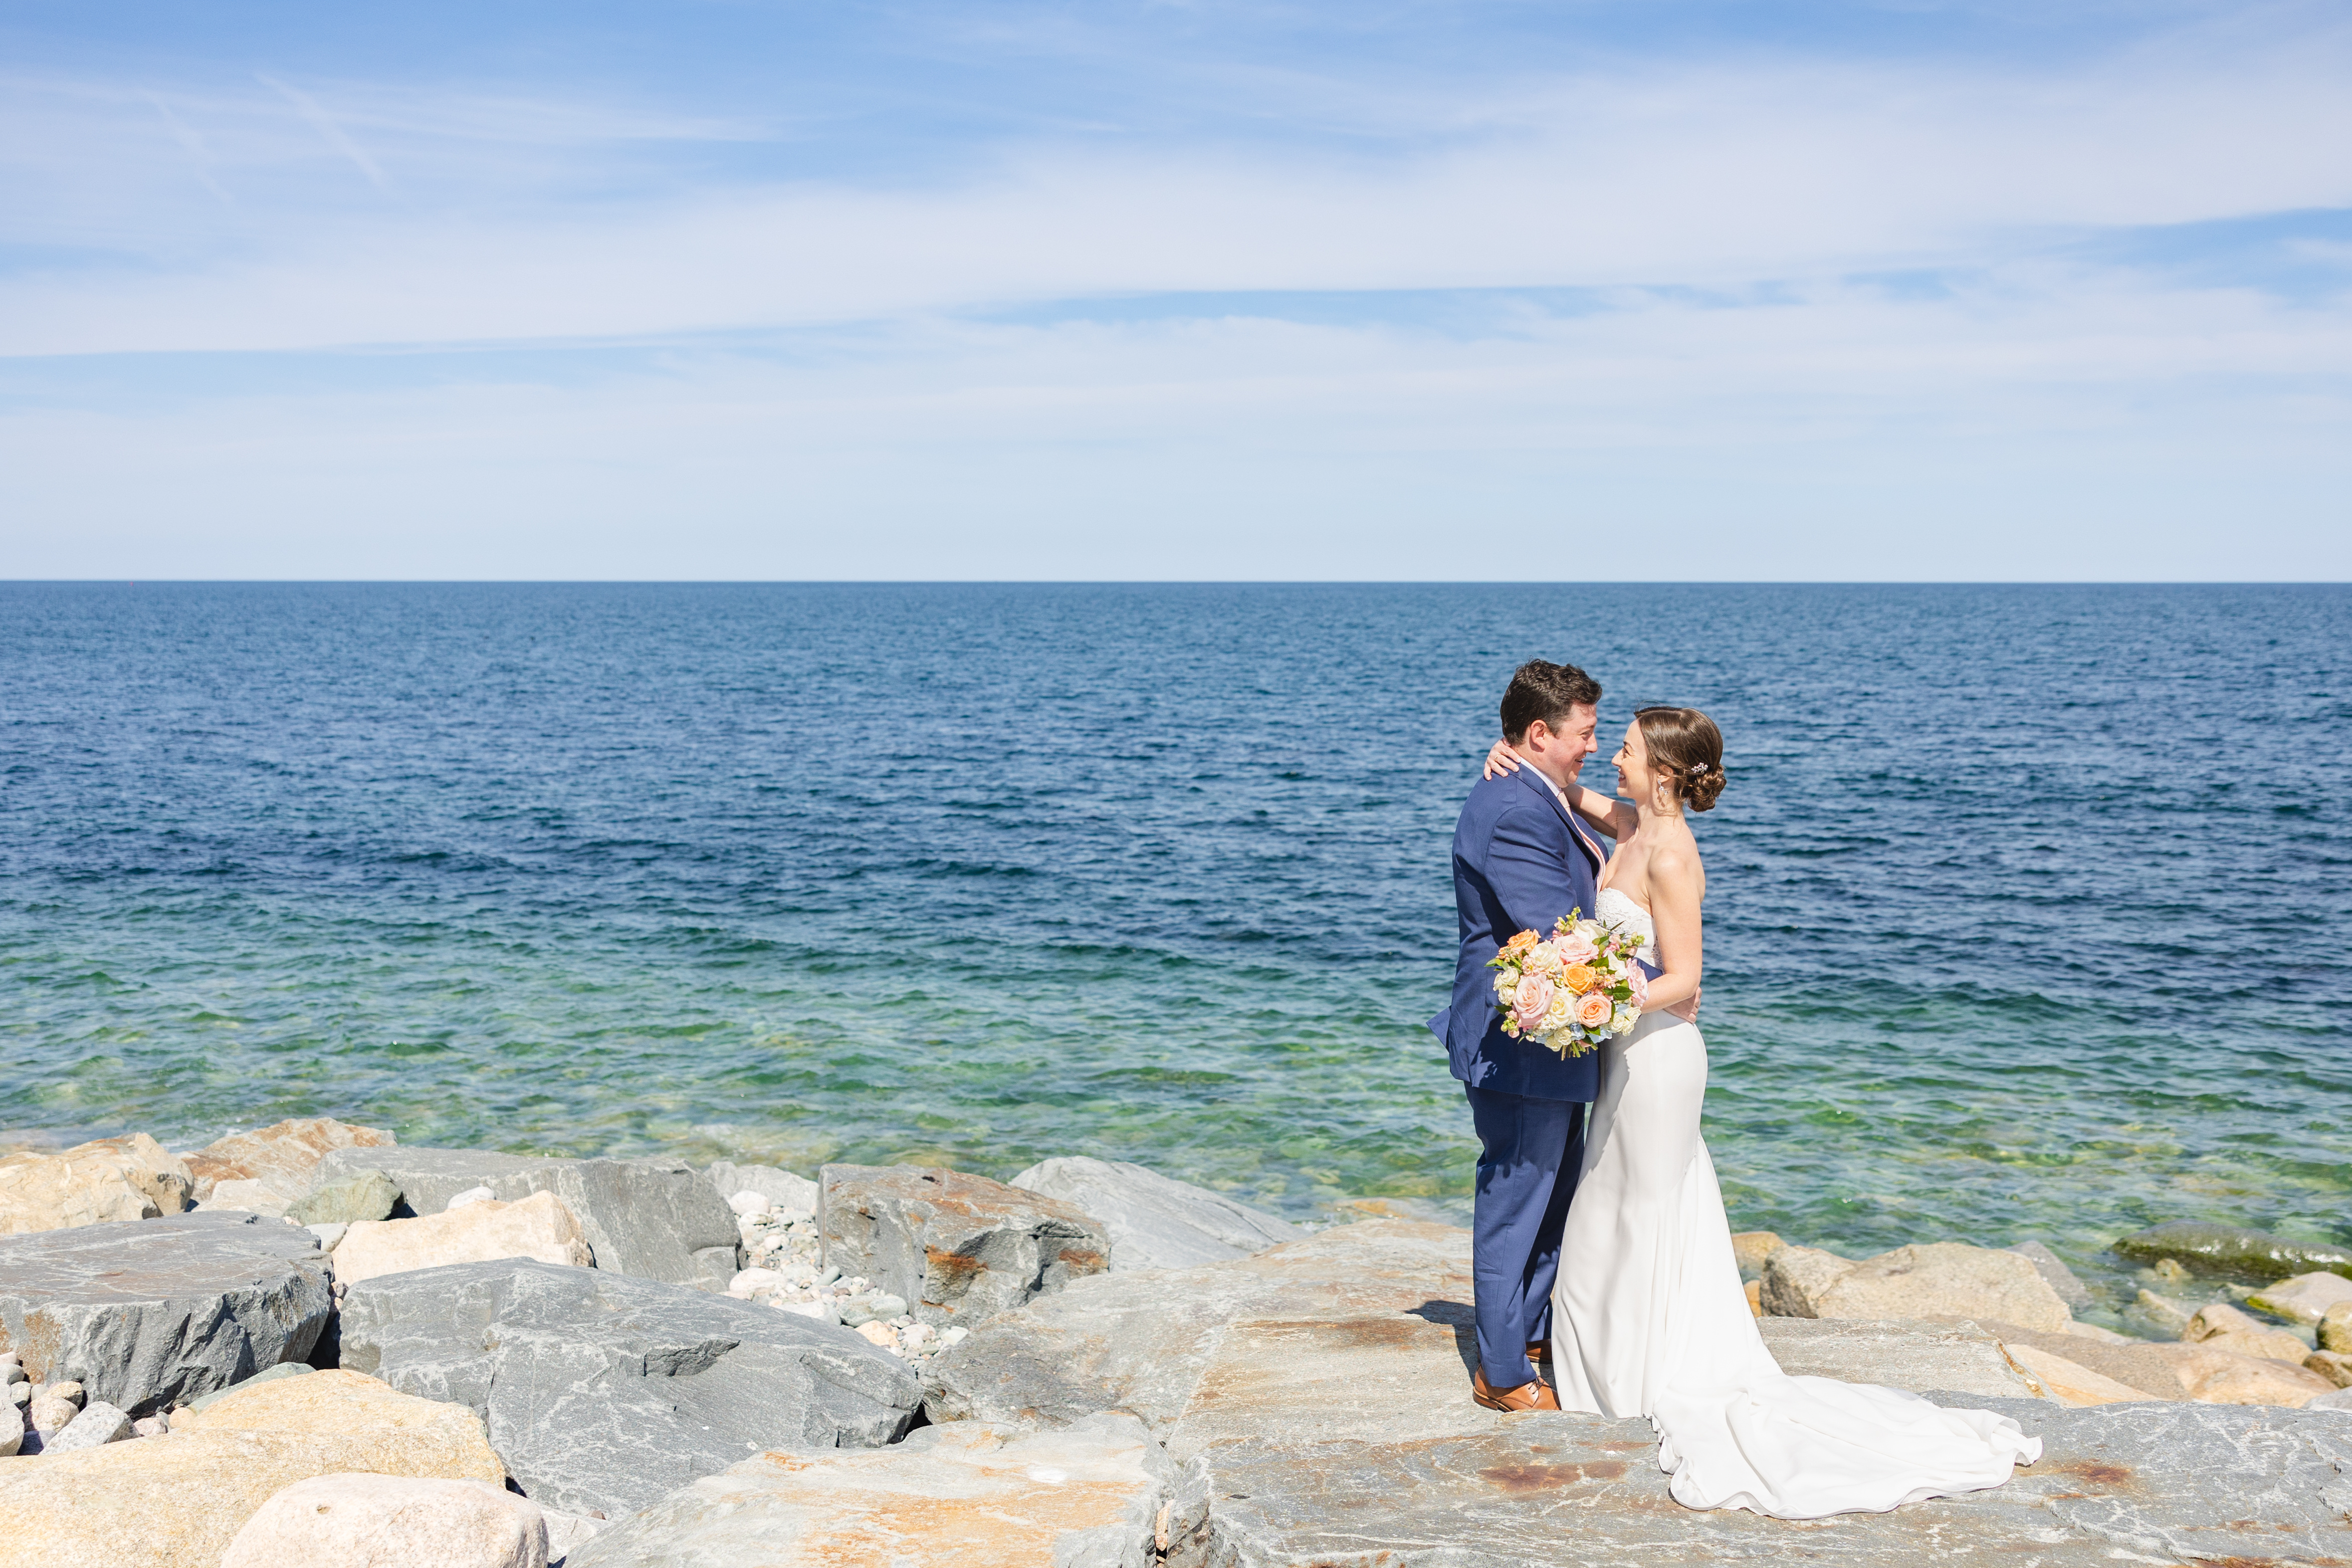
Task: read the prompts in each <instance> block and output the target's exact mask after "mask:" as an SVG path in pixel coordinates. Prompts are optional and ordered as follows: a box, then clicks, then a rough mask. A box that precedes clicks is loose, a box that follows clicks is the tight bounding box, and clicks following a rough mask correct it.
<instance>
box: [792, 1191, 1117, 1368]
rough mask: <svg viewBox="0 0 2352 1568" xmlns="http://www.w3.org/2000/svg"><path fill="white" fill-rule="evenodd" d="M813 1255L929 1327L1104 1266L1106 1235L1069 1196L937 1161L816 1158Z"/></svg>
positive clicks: (980, 1318) (1007, 1306) (985, 1313)
mask: <svg viewBox="0 0 2352 1568" xmlns="http://www.w3.org/2000/svg"><path fill="white" fill-rule="evenodd" d="M817 1185H818V1187H819V1188H820V1189H821V1191H820V1194H819V1196H818V1204H817V1233H818V1237H819V1238H820V1240H821V1241H822V1243H823V1245H824V1260H825V1262H826V1263H827V1264H829V1265H831V1266H832V1267H834V1268H839V1269H840V1270H841V1271H842V1273H844V1274H845V1275H860V1276H863V1277H864V1278H865V1279H868V1280H870V1281H872V1282H873V1283H874V1284H875V1285H876V1286H877V1287H878V1288H879V1289H883V1290H886V1291H887V1292H889V1293H890V1294H891V1295H893V1296H897V1297H898V1298H900V1299H901V1300H904V1301H906V1302H907V1303H908V1308H907V1310H908V1311H909V1312H911V1313H912V1314H913V1315H914V1317H915V1318H916V1320H917V1321H920V1322H925V1323H929V1324H930V1325H931V1326H932V1327H934V1328H951V1327H956V1326H963V1327H970V1326H972V1325H974V1324H978V1323H982V1322H985V1321H987V1320H988V1319H990V1318H992V1317H993V1316H995V1315H996V1314H997V1313H999V1312H1003V1311H1009V1310H1012V1309H1013V1308H1015V1307H1018V1306H1021V1305H1022V1304H1023V1303H1024V1302H1026V1301H1030V1300H1034V1299H1035V1298H1037V1297H1040V1296H1045V1295H1050V1294H1052V1293H1053V1292H1055V1291H1057V1290H1060V1289H1064V1288H1066V1286H1068V1285H1069V1284H1070V1283H1071V1282H1073V1281H1074V1280H1078V1279H1087V1278H1088V1277H1089V1276H1093V1275H1097V1274H1101V1273H1103V1272H1104V1271H1105V1270H1107V1269H1108V1268H1109V1267H1110V1237H1109V1234H1108V1232H1107V1231H1105V1230H1104V1228H1103V1227H1102V1226H1101V1225H1100V1224H1099V1223H1097V1221H1096V1220H1094V1219H1093V1218H1091V1217H1089V1216H1088V1215H1087V1214H1085V1213H1084V1212H1083V1211H1081V1210H1080V1209H1079V1208H1077V1207H1076V1205H1072V1204H1069V1203H1066V1202H1064V1201H1063V1200H1062V1199H1060V1198H1054V1197H1047V1196H1045V1194H1041V1193H1031V1192H1024V1191H1023V1190H1022V1189H1021V1188H1019V1187H1013V1186H1008V1185H1006V1184H1004V1183H1003V1182H992V1181H990V1180H988V1179H987V1178H986V1177H984V1176H971V1175H966V1174H964V1173H962V1172H961V1171H950V1170H947V1169H944V1168H941V1167H936V1166H920V1165H827V1166H825V1167H824V1170H823V1171H821V1172H820V1173H818V1178H817Z"/></svg>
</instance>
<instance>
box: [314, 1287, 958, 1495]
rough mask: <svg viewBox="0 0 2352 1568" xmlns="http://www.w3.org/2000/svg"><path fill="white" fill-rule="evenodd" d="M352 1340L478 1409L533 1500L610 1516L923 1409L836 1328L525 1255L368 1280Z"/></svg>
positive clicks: (380, 1366)
mask: <svg viewBox="0 0 2352 1568" xmlns="http://www.w3.org/2000/svg"><path fill="white" fill-rule="evenodd" d="M342 1334H343V1341H342V1364H343V1366H344V1367H345V1368H346V1369H348V1370H351V1371H356V1372H362V1373H368V1374H370V1375H372V1376H374V1377H380V1378H382V1379H383V1381H385V1382H386V1383H388V1384H391V1385H392V1386H393V1387H394V1388H395V1389H397V1390H399V1391H400V1392H402V1393H404V1394H417V1395H420V1396H422V1397H424V1398H427V1399H438V1400H448V1401H455V1402H456V1403H458V1404H461V1405H468V1406H470V1407H471V1408H472V1409H473V1410H474V1412H475V1413H476V1414H477V1415H480V1416H481V1417H482V1420H483V1422H484V1424H485V1425H486V1426H487V1427H488V1431H489V1437H490V1445H491V1447H494V1448H496V1449H497V1450H498V1451H499V1458H502V1459H503V1460H504V1461H505V1462H506V1466H507V1468H508V1469H509V1471H510V1472H512V1474H513V1476H514V1478H515V1480H516V1482H517V1483H518V1484H519V1485H520V1487H521V1488H522V1489H523V1492H524V1494H525V1495H526V1496H528V1497H530V1498H531V1499H533V1500H536V1501H538V1502H541V1503H542V1504H545V1505H547V1506H549V1507H551V1508H556V1509H561V1510H563V1511H565V1512H567V1513H583V1514H584V1513H592V1512H601V1513H602V1514H604V1516H605V1517H606V1518H609V1519H619V1518H621V1517H622V1516H623V1515H625V1514H629V1513H634V1512H635V1511H636V1510H639V1509H642V1508H645V1507H646V1506H648V1505H650V1504H651V1503H653V1502H655V1501H656V1500H658V1499H659V1498H661V1497H662V1496H664V1495H665V1494H666V1493H668V1492H671V1491H675V1490H676V1489H678V1488H680V1487H682V1486H685V1485H686V1484H687V1483H688V1482H689V1481H691V1480H694V1479H697V1478H698V1477H701V1476H708V1475H713V1474H716V1473H717V1472H718V1471H719V1470H721V1469H724V1468H726V1467H727V1466H729V1465H730V1464H733V1463H735V1462H736V1461H738V1460H740V1459H741V1458H744V1457H745V1456H746V1455H749V1454H754V1453H758V1452H760V1451H761V1450H762V1449H766V1448H776V1447H782V1448H794V1449H803V1448H836V1447H843V1448H859V1447H878V1446H880V1445H882V1444H885V1443H889V1442H892V1441H894V1440H896V1439H897V1438H898V1436H901V1435H902V1434H903V1433H905V1432H906V1430H907V1428H908V1426H909V1425H910V1424H911V1423H912V1422H913V1420H914V1415H915V1411H916V1409H917V1408H918V1406H919V1404H920V1402H921V1397H922V1393H921V1388H920V1385H919V1384H917V1382H916V1380H915V1376H914V1374H913V1373H910V1372H909V1371H908V1370H907V1368H906V1366H905V1364H904V1363H901V1362H899V1361H898V1359H897V1358H896V1357H894V1356H891V1355H889V1354H887V1352H883V1351H880V1350H877V1349H876V1348H875V1347H874V1346H873V1345H871V1344H869V1343H867V1342H866V1341H865V1340H864V1339H862V1338H860V1337H859V1336H858V1335H857V1334H856V1333H854V1332H852V1331H849V1330H847V1329H844V1328H841V1327H839V1326H838V1325H835V1324H820V1323H817V1322H814V1321H811V1320H810V1319H807V1318H803V1317H799V1316H796V1315H794V1314H793V1313H789V1312H779V1311H777V1310H774V1309H772V1308H769V1307H761V1306H754V1305H752V1304H751V1303H750V1302H747V1301H734V1300H728V1299H726V1298H724V1297H717V1296H710V1295H707V1294H704V1293H702V1292H699V1291H696V1290H691V1289H687V1288H685V1287H682V1286H676V1285H668V1284H664V1283H662V1282H661V1281H658V1280H652V1279H629V1278H627V1277H625V1276H621V1275H614V1274H606V1273H603V1272H601V1271H599V1270H596V1269H588V1268H563V1267H562V1266H560V1265H554V1264H546V1263H535V1262H532V1261H530V1260H529V1259H526V1258H508V1259H505V1260H502V1261H499V1262H496V1263H462V1264H456V1265H452V1266H450V1267H448V1268H421V1269H415V1270H412V1271H410V1272H407V1273H403V1274H386V1275H383V1276H380V1277H379V1278H377V1279H367V1280H362V1281H361V1282H360V1283H358V1284H356V1285H353V1286H352V1287H351V1290H350V1293H349V1294H348V1295H347V1296H346V1297H345V1298H344V1300H343V1315H342Z"/></svg>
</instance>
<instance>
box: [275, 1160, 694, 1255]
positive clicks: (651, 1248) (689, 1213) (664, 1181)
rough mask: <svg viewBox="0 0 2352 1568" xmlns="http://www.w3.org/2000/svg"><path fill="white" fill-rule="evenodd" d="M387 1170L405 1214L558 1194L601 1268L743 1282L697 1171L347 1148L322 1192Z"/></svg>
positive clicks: (667, 1165) (656, 1163) (321, 1180)
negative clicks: (481, 1191)
mask: <svg viewBox="0 0 2352 1568" xmlns="http://www.w3.org/2000/svg"><path fill="white" fill-rule="evenodd" d="M372 1170H373V1171H381V1172H383V1173H384V1175H385V1176H387V1177H388V1178H390V1180H391V1181H392V1183H393V1184H394V1185H395V1186H397V1187H398V1188H399V1189H400V1191H401V1195H402V1199H403V1202H404V1206H405V1207H406V1208H407V1209H408V1210H409V1211H410V1212H412V1213H415V1214H419V1215H429V1214H439V1213H440V1212H441V1211H442V1210H443V1209H446V1208H447V1207H448V1206H449V1200H450V1199H451V1198H454V1197H456V1196H457V1194H459V1193H463V1192H469V1191H471V1190H472V1189H474V1188H476V1187H488V1188H489V1189H490V1194H491V1195H492V1196H494V1197H499V1198H503V1199H506V1200H508V1201H509V1202H512V1201H514V1200H517V1199H520V1198H527V1197H529V1196H530V1195H531V1194H533V1193H553V1194H555V1195H556V1196H557V1197H559V1198H562V1200H563V1204H564V1206H565V1207H566V1208H569V1209H570V1210H571V1211H572V1215H573V1216H574V1217H575V1218H577V1219H578V1220H579V1221H580V1230H581V1234H582V1235H583V1236H584V1237H586V1238H587V1241H588V1245H589V1247H591V1248H592V1249H593V1251H594V1252H595V1255H596V1267H597V1268H602V1269H604V1270H606V1271H608V1272H611V1273H614V1274H630V1275H635V1276H636V1277H638V1278H640V1279H665V1280H667V1281H669V1282H670V1283H671V1284H674V1285H691V1286H693V1287H694V1288H695V1289H700V1290H724V1289H727V1282H728V1281H729V1280H730V1279H733V1278H734V1277H735V1265H736V1246H737V1238H736V1231H735V1215H734V1212H733V1211H732V1210H730V1208H728V1206H727V1205H726V1204H725V1203H724V1202H722V1201H721V1200H720V1198H719V1194H717V1193H716V1192H714V1191H713V1190H712V1189H711V1186H710V1184H709V1182H707V1181H705V1180H704V1179H703V1178H702V1177H701V1176H699V1175H698V1174H697V1173H695V1171H694V1169H693V1168H692V1167H691V1166H688V1165H687V1164H684V1163H681V1162H678V1161H675V1160H554V1159H545V1158H541V1157H539V1156H536V1155H530V1154H494V1153H487V1152H481V1151H478V1150H473V1149H400V1148H389V1149H339V1150H337V1151H335V1152H332V1153H331V1154H329V1155H328V1156H327V1157H326V1158H325V1159H323V1160H321V1161H320V1163H319V1173H318V1184H319V1186H320V1187H321V1188H324V1187H328V1186H331V1185H333V1184H336V1183H339V1182H346V1181H351V1180H353V1179H355V1178H358V1177H360V1176H362V1175H363V1174H364V1173H367V1172H369V1171H372Z"/></svg>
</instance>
